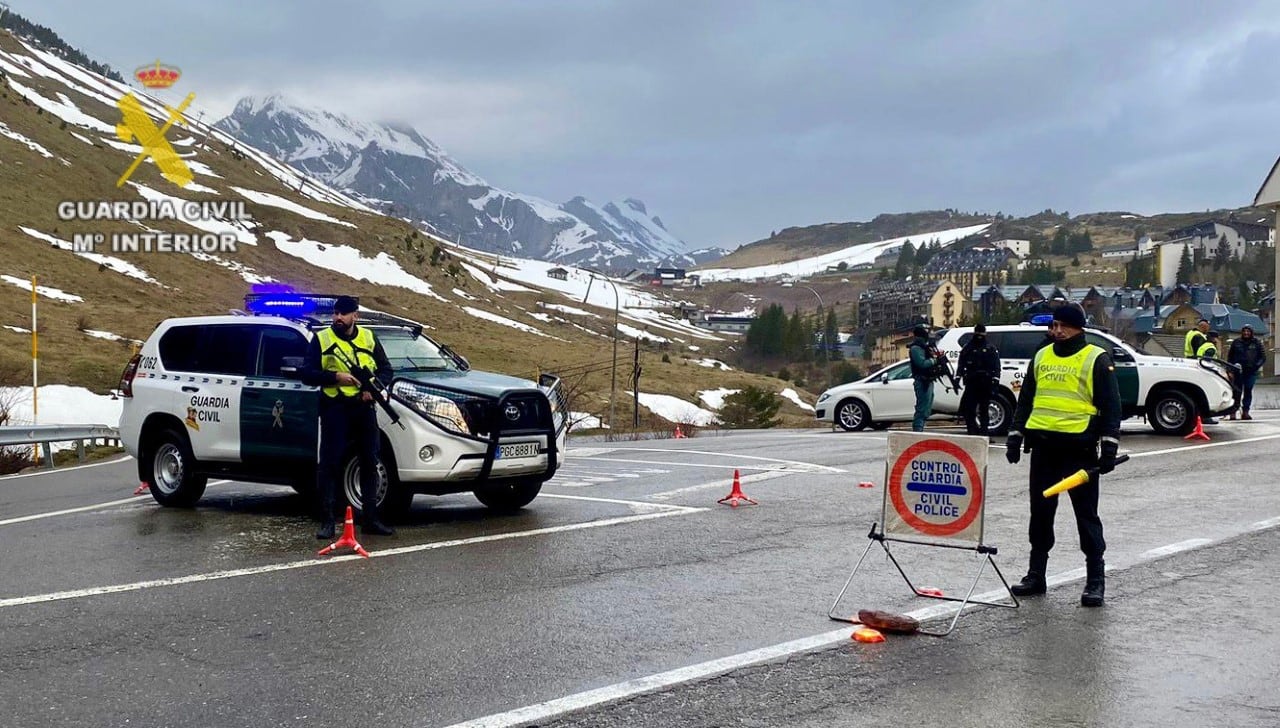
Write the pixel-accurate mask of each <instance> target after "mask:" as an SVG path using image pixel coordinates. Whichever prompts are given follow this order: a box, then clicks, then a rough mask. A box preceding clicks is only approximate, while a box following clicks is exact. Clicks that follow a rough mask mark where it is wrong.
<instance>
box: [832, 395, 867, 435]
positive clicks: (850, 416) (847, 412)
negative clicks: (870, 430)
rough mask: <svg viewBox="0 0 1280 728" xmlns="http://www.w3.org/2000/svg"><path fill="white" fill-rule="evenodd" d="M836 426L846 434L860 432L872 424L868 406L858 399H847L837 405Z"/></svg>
mask: <svg viewBox="0 0 1280 728" xmlns="http://www.w3.org/2000/svg"><path fill="white" fill-rule="evenodd" d="M835 418H836V425H838V426H839V427H840V429H842V430H844V431H845V432H858V431H859V430H864V429H866V427H867V425H869V424H871V413H870V412H867V406H866V405H865V404H863V403H861V402H859V401H858V400H856V399H846V400H845V401H843V402H841V403H840V404H838V405H836V411H835Z"/></svg>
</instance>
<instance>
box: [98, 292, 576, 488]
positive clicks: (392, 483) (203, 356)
mask: <svg viewBox="0 0 1280 728" xmlns="http://www.w3.org/2000/svg"><path fill="white" fill-rule="evenodd" d="M301 300H302V302H303V303H302V304H301V305H303V306H306V307H309V308H312V309H315V307H316V306H319V309H317V310H313V313H315V315H317V316H327V315H328V313H329V312H331V310H332V305H333V300H334V299H333V297H314V296H313V297H303V298H302V299H301ZM270 303H271V299H270V298H263V297H254V296H250V297H247V298H246V308H247V309H249V310H255V309H265V310H270V308H271V307H270V305H269V304H270ZM325 306H328V311H326V310H325V309H324V307H325ZM285 310H287V311H288V313H287V314H286V313H280V314H270V313H267V314H265V315H249V314H243V315H230V316H197V317H189V318H175V319H169V320H167V321H164V322H162V323H161V324H160V325H159V326H158V327H157V328H156V330H155V331H154V332H152V334H151V336H150V337H148V339H147V341H146V343H144V344H143V345H142V348H141V350H140V351H139V352H138V354H137V355H136V356H134V357H133V358H132V360H130V362H129V364H128V365H127V366H126V367H125V371H124V374H123V376H122V377H121V380H120V391H121V394H122V395H123V400H124V402H123V408H122V413H121V417H120V439H121V442H122V444H123V445H124V447H125V450H126V451H127V452H128V453H129V454H130V455H132V456H133V457H134V458H136V459H137V461H138V477H139V480H141V481H143V482H146V483H148V484H149V485H150V492H151V495H152V497H154V498H155V500H156V501H157V502H159V503H160V504H161V505H166V506H191V505H194V504H195V503H196V502H197V501H198V500H199V499H200V498H201V496H202V495H203V494H204V490H205V484H206V482H207V480H208V478H209V477H210V476H213V477H224V478H233V479H236V480H243V481H250V482H262V483H282V484H287V485H291V486H293V487H294V489H295V490H297V491H298V492H300V493H304V494H305V493H309V492H311V491H313V490H314V483H315V468H316V459H317V458H316V454H317V451H318V450H317V448H318V446H319V444H320V443H319V442H318V441H319V415H318V413H319V404H320V397H321V396H322V395H321V394H320V389H319V388H318V387H310V386H306V385H304V384H302V383H301V382H300V381H299V380H298V376H299V374H298V372H299V368H300V367H301V366H302V365H303V362H304V360H305V355H306V351H307V347H308V345H309V343H310V341H311V337H312V336H314V335H315V331H316V330H318V329H320V328H322V327H323V326H325V325H327V324H325V323H322V322H320V321H319V320H317V319H315V318H311V317H310V316H309V315H305V314H304V313H302V312H301V311H300V310H299V308H298V307H294V308H286V309H285ZM359 325H361V326H367V327H368V328H370V329H372V330H373V331H374V332H375V333H376V335H377V337H378V340H379V341H380V342H381V344H382V347H383V349H384V350H385V351H386V354H387V358H388V359H389V360H390V362H391V365H392V368H393V370H394V378H393V380H392V381H391V383H390V385H389V387H388V388H387V390H388V392H389V394H390V397H389V399H388V405H389V409H390V410H391V412H393V413H395V416H396V418H398V420H399V424H396V423H395V422H393V421H392V417H391V416H390V415H389V414H388V412H387V411H385V410H384V409H383V408H379V409H378V426H379V428H380V429H381V432H382V445H381V452H380V458H379V459H380V462H379V476H380V478H379V480H380V484H379V489H378V498H379V503H380V506H381V508H382V509H383V510H384V512H392V513H394V512H396V511H403V510H405V509H407V508H408V507H409V504H410V501H411V500H412V499H413V496H414V494H416V493H425V494H430V495H444V494H448V493H461V492H472V493H474V494H475V496H476V497H477V498H478V499H479V500H480V501H481V502H482V503H484V504H485V505H487V506H489V507H490V508H493V509H496V510H504V511H505V510H515V509H518V508H521V507H523V506H525V505H527V504H528V503H529V502H530V501H532V500H533V499H534V498H535V497H536V496H537V494H538V493H539V491H540V490H541V488H542V483H543V482H544V481H546V480H548V479H550V478H551V477H552V476H553V475H554V474H555V472H556V470H557V469H558V468H559V466H560V464H561V463H562V461H563V453H564V447H565V437H566V432H567V427H566V423H567V418H566V414H567V412H566V411H565V409H564V400H563V394H562V392H561V389H560V380H559V379H558V378H557V377H554V376H552V375H543V376H542V379H541V380H540V381H539V382H538V383H534V382H531V381H528V380H525V379H519V378H516V377H510V376H505V375H502V374H491V373H488V372H479V371H473V370H471V368H470V365H469V364H468V363H467V361H466V359H464V358H462V357H461V356H458V355H457V354H455V353H454V352H453V351H451V350H450V349H449V348H448V347H445V346H442V345H440V344H438V343H436V342H435V341H433V340H431V339H430V338H429V337H427V336H425V335H424V334H423V333H422V327H421V326H420V325H417V324H415V323H414V322H411V321H407V320H406V319H401V318H399V317H393V316H388V315H385V314H376V313H371V312H367V311H364V312H362V314H361V320H360V324H359ZM359 469H360V466H359V461H358V458H357V457H356V453H355V451H354V449H351V448H348V451H347V453H346V456H345V457H344V460H343V466H342V470H341V473H340V476H339V483H340V490H341V491H342V493H343V494H344V495H345V497H346V499H347V502H348V503H350V504H351V505H352V506H353V507H354V508H356V509H359V508H360V506H361V503H360V472H359Z"/></svg>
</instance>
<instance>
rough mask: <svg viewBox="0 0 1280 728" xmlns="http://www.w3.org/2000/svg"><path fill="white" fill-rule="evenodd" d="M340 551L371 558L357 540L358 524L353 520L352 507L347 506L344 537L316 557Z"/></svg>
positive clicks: (326, 547) (343, 527) (321, 550)
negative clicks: (353, 552)
mask: <svg viewBox="0 0 1280 728" xmlns="http://www.w3.org/2000/svg"><path fill="white" fill-rule="evenodd" d="M338 549H351V550H353V551H355V552H356V553H357V554H360V555H361V556H363V557H365V558H366V559H367V558H369V552H368V551H365V550H364V547H363V546H361V545H360V542H359V541H357V540H356V524H355V521H354V520H352V518H351V506H347V518H346V520H345V521H344V522H343V524H342V536H341V537H340V538H339V539H338V540H337V541H334V542H333V543H331V544H329V545H328V546H325V547H324V548H322V549H320V550H319V551H318V552H316V556H324V555H325V554H330V553H333V552H334V551H337V550H338Z"/></svg>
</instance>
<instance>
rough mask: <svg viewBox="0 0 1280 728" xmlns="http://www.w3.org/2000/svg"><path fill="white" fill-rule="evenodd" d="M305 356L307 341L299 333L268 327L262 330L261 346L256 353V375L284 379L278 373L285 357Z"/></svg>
mask: <svg viewBox="0 0 1280 728" xmlns="http://www.w3.org/2000/svg"><path fill="white" fill-rule="evenodd" d="M306 355H307V339H306V337H305V336H303V335H302V334H301V333H300V332H298V331H295V330H293V329H286V328H284V327H283V326H268V327H266V328H264V329H263V330H262V345H261V347H260V348H259V351H258V366H257V375H258V376H260V377H274V378H277V379H284V378H286V375H285V374H284V373H283V372H281V371H280V367H281V366H283V365H284V359H285V357H304V356H306Z"/></svg>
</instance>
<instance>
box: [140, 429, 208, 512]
mask: <svg viewBox="0 0 1280 728" xmlns="http://www.w3.org/2000/svg"><path fill="white" fill-rule="evenodd" d="M145 451H146V453H147V455H146V457H145V462H146V467H147V471H148V472H147V479H146V480H147V483H148V484H149V485H150V486H151V487H150V488H148V490H149V491H151V497H152V498H154V499H155V501H156V503H159V504H160V505H162V506H168V507H171V508H190V507H192V506H194V505H195V504H196V503H197V502H198V501H199V500H200V498H201V496H203V495H204V489H205V486H206V485H208V484H209V479H208V477H206V476H203V475H197V474H196V458H195V455H193V454H191V441H190V440H188V439H187V433H185V432H182V431H181V430H172V429H165V430H160V431H159V432H157V433H156V435H155V438H154V439H153V440H152V441H151V443H150V444H149V445H148V446H147V447H146V450H145Z"/></svg>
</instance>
